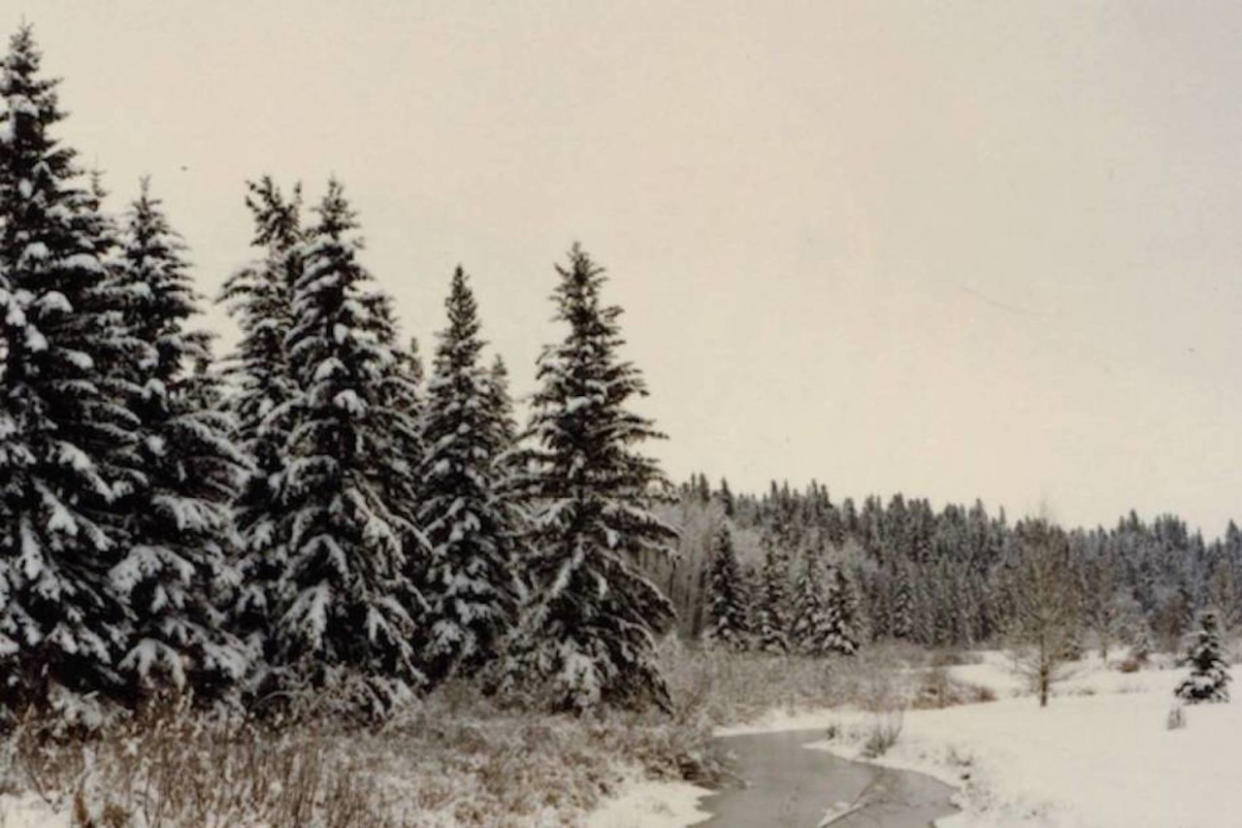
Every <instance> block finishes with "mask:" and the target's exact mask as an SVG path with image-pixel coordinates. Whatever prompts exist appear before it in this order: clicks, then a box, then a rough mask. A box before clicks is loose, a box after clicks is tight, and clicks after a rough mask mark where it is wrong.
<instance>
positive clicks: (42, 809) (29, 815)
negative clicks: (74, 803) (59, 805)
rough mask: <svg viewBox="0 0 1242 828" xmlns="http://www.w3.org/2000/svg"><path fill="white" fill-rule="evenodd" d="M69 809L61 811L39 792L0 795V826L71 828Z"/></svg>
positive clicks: (4, 827)
mask: <svg viewBox="0 0 1242 828" xmlns="http://www.w3.org/2000/svg"><path fill="white" fill-rule="evenodd" d="M70 824H71V822H70V819H69V809H68V808H64V809H61V810H60V811H59V812H58V811H57V810H56V809H54V808H53V807H52V806H51V805H49V804H47V803H46V802H44V801H43V800H42V799H40V798H39V796H38V795H37V794H32V793H30V794H23V795H21V796H12V795H7V794H6V795H3V796H0V828H69V826H70Z"/></svg>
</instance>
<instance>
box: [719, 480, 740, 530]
mask: <svg viewBox="0 0 1242 828" xmlns="http://www.w3.org/2000/svg"><path fill="white" fill-rule="evenodd" d="M720 503H721V504H722V505H723V506H724V514H725V517H727V518H728V519H729V520H732V519H733V516H734V515H735V514H736V510H737V504H736V503H734V501H733V492H732V491H731V490H730V489H729V481H728V480H725V479H724V478H723V477H722V478H720Z"/></svg>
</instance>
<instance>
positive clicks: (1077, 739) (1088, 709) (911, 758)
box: [589, 652, 1242, 828]
mask: <svg viewBox="0 0 1242 828" xmlns="http://www.w3.org/2000/svg"><path fill="white" fill-rule="evenodd" d="M983 657H984V661H983V663H981V664H977V665H967V666H960V667H952V668H949V672H950V674H951V675H952V677H953V678H955V679H958V680H962V681H970V682H972V683H975V684H980V685H983V686H988V687H991V688H992V689H993V690H994V691H995V692H996V693H997V695H998V697H999V698H1000V700H999V701H995V702H990V703H983V704H970V705H962V706H958V707H949V708H944V709H940V710H911V711H907V712H906V713H905V714H904V717H903V720H902V729H901V735H900V738H899V739H898V741H897V743H896V744H895V745H894V746H893V747H892V748H891V749H890V750H889V751H888V752H887V753H885V755H884V756H882V757H880V758H879V759H878V760H875V761H876V762H877V763H879V764H883V765H887V766H890V767H895V768H902V769H909V770H917V771H922V772H924V773H928V774H930V775H932V776H934V777H936V778H938V779H940V780H942V781H944V782H946V783H948V784H951V785H954V786H955V787H957V788H958V790H959V794H958V804H959V805H960V806H961V807H962V808H963V812H962V813H961V814H958V815H955V816H952V817H947V818H945V819H943V820H941V821H940V823H939V824H940V826H941V828H984V826H1064V828H1086V826H1092V828H1112V826H1117V828H1122V826H1124V827H1125V828H1145V827H1146V826H1151V828H1157V826H1160V827H1161V828H1163V826H1169V825H1178V826H1183V827H1184V828H1197V827H1198V826H1204V828H1206V827H1207V826H1217V825H1220V824H1221V814H1223V813H1234V812H1238V811H1242V787H1239V786H1238V785H1237V784H1236V768H1237V767H1238V766H1239V764H1240V763H1242V740H1239V738H1238V734H1239V733H1242V703H1234V704H1221V705H1198V706H1194V707H1188V708H1186V710H1185V718H1186V727H1185V728H1182V729H1175V730H1168V729H1167V728H1166V726H1165V720H1166V716H1167V714H1168V711H1169V709H1170V707H1171V706H1172V704H1173V696H1172V688H1173V686H1174V685H1175V684H1176V683H1177V681H1178V680H1179V679H1180V678H1181V676H1182V671H1180V670H1160V669H1148V670H1143V671H1140V672H1137V673H1128V674H1127V673H1121V672H1118V671H1117V670H1116V669H1114V668H1112V667H1111V666H1110V665H1107V664H1104V663H1102V662H1101V661H1099V660H1098V659H1096V658H1088V659H1086V660H1084V661H1083V662H1082V663H1081V664H1079V665H1076V667H1075V674H1074V675H1073V676H1071V677H1069V678H1068V679H1067V680H1065V681H1064V682H1062V683H1061V684H1060V685H1058V686H1057V688H1056V692H1057V695H1056V696H1055V697H1054V698H1053V699H1052V700H1051V701H1050V703H1049V706H1048V707H1047V708H1044V709H1041V708H1040V707H1039V705H1038V702H1037V701H1036V700H1035V698H1034V697H1032V696H1030V695H1027V694H1025V693H1023V691H1022V685H1021V682H1019V681H1018V680H1017V679H1015V678H1014V676H1013V674H1012V673H1011V671H1010V670H1009V669H1008V665H1007V663H1006V659H1005V657H1004V656H1003V655H1002V654H1000V653H994V652H993V653H985V654H983ZM1015 693H1018V694H1020V695H1016V696H1015V695H1014V694H1015ZM874 721H875V715H874V714H871V713H868V712H865V711H860V710H849V709H829V710H817V711H805V712H797V713H790V712H788V711H771V712H769V713H768V714H767V715H765V716H762V717H760V718H759V719H758V720H757V721H755V722H753V723H750V724H748V725H745V726H742V727H735V728H728V729H724V730H722V731H720V734H721V735H727V734H736V733H760V732H772V731H778V730H803V729H811V728H817V729H823V731H824V733H825V737H826V738H825V740H824V741H823V742H821V743H818V744H817V745H816V747H820V748H823V749H826V750H830V751H832V752H834V753H836V754H838V755H840V756H842V757H844V758H847V759H858V758H859V755H860V752H861V748H862V744H863V742H864V740H865V738H866V736H867V734H868V733H869V732H870V729H871V726H872V724H873V723H874ZM830 731H831V732H832V733H833V734H834V736H833V738H831V739H829V738H827V736H828V734H829V732H830ZM687 787H688V786H675V785H669V786H664V785H658V784H654V783H643V784H642V785H640V786H635V787H633V788H631V789H627V790H629V791H632V792H634V793H635V795H634V797H633V798H621V799H616V800H612V801H610V803H608V806H609V807H606V808H605V809H604V810H602V811H600V812H597V815H600V814H604V813H608V812H610V810H609V808H612V807H615V808H616V811H612V812H623V811H628V812H629V821H622V822H608V821H598V822H597V821H592V822H590V823H589V824H590V825H591V826H597V828H602V826H610V828H611V826H622V825H640V824H641V825H651V826H661V827H662V826H670V828H671V826H685V825H689V824H693V820H694V819H697V818H698V817H695V815H694V814H693V813H690V817H692V819H690V820H689V821H687V817H686V816H685V815H684V814H685V812H684V811H683V810H681V809H683V808H684V807H685V806H686V804H687V797H688V796H689V795H691V792H689V791H687V790H686V788H687ZM639 792H640V793H639ZM614 803H616V804H615V805H614ZM691 804H692V803H691Z"/></svg>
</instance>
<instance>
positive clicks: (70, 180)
mask: <svg viewBox="0 0 1242 828" xmlns="http://www.w3.org/2000/svg"><path fill="white" fill-rule="evenodd" d="M55 90H56V81H53V80H47V79H44V78H42V77H41V76H40V54H39V51H38V49H37V48H36V46H35V43H34V39H33V37H32V35H31V31H30V28H29V27H23V28H22V29H21V30H19V31H18V33H17V34H16V35H15V36H13V38H12V39H11V40H10V45H9V52H8V54H7V56H6V57H5V59H4V62H3V74H2V75H0V99H3V102H2V104H0V357H2V361H0V677H2V678H0V715H3V713H4V711H8V712H11V711H12V710H14V709H15V708H16V707H20V706H23V705H26V704H32V703H33V704H41V705H44V704H46V705H51V706H53V707H60V709H61V712H62V715H64V716H66V717H69V718H74V717H76V716H77V715H78V714H79V713H82V712H83V710H82V708H81V706H80V705H79V704H77V702H83V703H86V702H88V700H89V699H90V698H91V697H92V696H95V695H96V694H97V697H98V698H102V699H108V698H112V699H121V698H123V697H124V695H125V690H126V688H125V682H124V681H123V679H122V677H121V676H120V674H119V673H118V671H117V664H118V663H119V662H120V660H121V658H122V657H123V655H124V653H125V651H126V648H127V646H128V644H129V641H130V630H131V623H130V621H131V618H130V611H129V607H128V606H127V605H126V603H125V601H124V600H123V599H122V597H121V596H120V594H119V593H118V592H117V590H116V589H114V587H113V584H112V583H111V581H110V578H109V573H110V572H111V570H112V568H113V566H115V564H116V563H117V562H118V560H119V554H120V549H119V547H120V544H119V542H118V541H119V540H120V538H119V532H118V530H117V527H116V518H115V511H114V510H113V506H114V504H115V501H116V498H117V496H118V495H120V494H122V493H123V492H125V491H126V490H127V489H128V488H129V487H131V486H133V485H135V484H136V483H137V482H138V481H137V480H136V479H135V477H134V475H133V469H134V467H135V466H136V463H135V461H134V457H133V451H134V448H135V445H136V441H137V437H136V434H135V426H136V423H135V418H134V416H133V414H132V413H131V412H130V411H129V410H128V408H127V407H126V405H125V402H126V400H125V392H126V391H128V390H129V386H128V384H127V382H126V373H125V369H126V366H127V365H129V364H132V361H133V360H135V359H138V358H139V357H140V356H141V354H142V351H143V349H142V347H141V344H140V343H138V342H137V340H135V339H134V338H133V337H130V336H129V335H128V333H127V331H126V328H125V325H124V320H123V318H122V314H121V308H120V305H119V301H118V299H117V298H116V295H115V292H114V291H112V290H111V289H110V287H109V284H108V275H109V274H108V270H107V268H106V267H105V264H104V261H103V258H104V257H105V256H106V255H107V254H108V248H109V247H110V244H111V239H110V238H109V234H108V232H107V222H106V221H105V220H103V219H102V218H101V214H100V213H99V211H98V201H97V198H96V196H97V193H95V192H93V191H90V190H84V189H83V188H82V187H81V186H80V177H81V176H80V174H79V172H78V170H77V169H76V168H75V167H74V163H73V160H74V151H73V150H72V149H70V148H68V147H65V146H62V145H61V144H60V143H59V142H58V141H57V140H56V139H55V138H54V137H53V135H52V132H53V129H54V127H55V126H56V125H57V124H58V123H59V122H60V121H61V120H62V118H63V114H62V112H61V111H60V108H59V105H58V103H57V96H56V91H55Z"/></svg>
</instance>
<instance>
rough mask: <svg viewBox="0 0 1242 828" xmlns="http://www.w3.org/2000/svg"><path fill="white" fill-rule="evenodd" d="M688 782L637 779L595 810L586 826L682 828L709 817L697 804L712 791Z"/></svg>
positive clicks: (605, 827)
mask: <svg viewBox="0 0 1242 828" xmlns="http://www.w3.org/2000/svg"><path fill="white" fill-rule="evenodd" d="M711 793H712V791H710V790H708V789H707V788H700V787H698V786H697V785H691V784H690V783H688V782H652V781H650V780H634V781H632V782H631V783H630V784H628V785H626V786H625V788H624V790H622V791H621V793H620V794H619V795H617V796H615V797H613V798H611V799H609V800H608V801H606V802H605V803H604V804H603V805H602V806H601V807H600V808H598V809H596V810H595V811H593V812H592V813H591V815H590V817H589V818H588V819H587V822H586V828H673V827H674V826H676V827H677V828H681V826H685V825H692V824H693V823H695V822H699V821H701V820H704V819H707V818H708V817H709V816H711V814H709V813H708V812H707V811H704V810H702V809H700V808H699V807H698V803H699V800H700V799H702V798H703V797H705V796H708V795H709V794H711Z"/></svg>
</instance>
